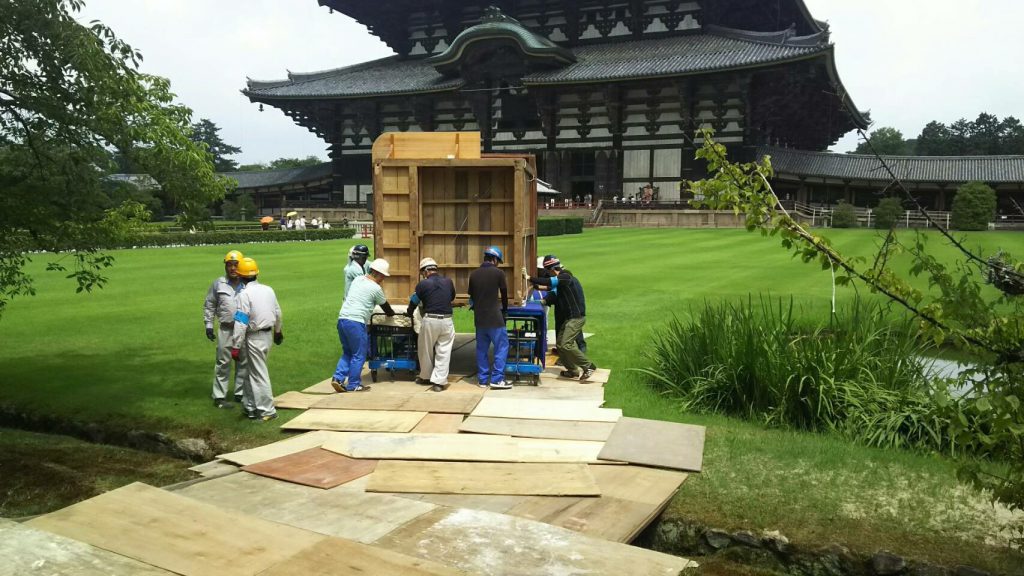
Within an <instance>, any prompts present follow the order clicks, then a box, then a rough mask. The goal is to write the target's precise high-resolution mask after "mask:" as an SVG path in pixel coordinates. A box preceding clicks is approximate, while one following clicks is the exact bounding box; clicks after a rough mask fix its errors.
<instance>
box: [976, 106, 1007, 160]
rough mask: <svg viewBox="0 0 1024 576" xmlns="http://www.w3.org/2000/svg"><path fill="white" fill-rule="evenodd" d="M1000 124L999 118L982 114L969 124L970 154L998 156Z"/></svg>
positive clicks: (1000, 146)
mask: <svg viewBox="0 0 1024 576" xmlns="http://www.w3.org/2000/svg"><path fill="white" fill-rule="evenodd" d="M1001 130H1002V124H1001V123H1000V122H999V118H996V117H995V116H993V115H991V114H987V113H985V112H982V113H981V114H979V115H978V118H977V119H976V120H975V121H974V122H971V127H970V132H969V136H968V139H969V141H970V148H969V150H970V154H974V155H981V156H991V155H994V154H999V153H1000V150H1001V148H1002V134H1001V133H1000V131H1001Z"/></svg>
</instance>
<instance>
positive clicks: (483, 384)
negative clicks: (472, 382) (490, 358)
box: [477, 382, 489, 388]
mask: <svg viewBox="0 0 1024 576" xmlns="http://www.w3.org/2000/svg"><path fill="white" fill-rule="evenodd" d="M477 386H479V387H481V388H489V386H488V385H487V384H486V383H485V382H481V383H479V384H477Z"/></svg>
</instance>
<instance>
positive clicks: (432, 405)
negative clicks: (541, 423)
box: [313, 384, 484, 414]
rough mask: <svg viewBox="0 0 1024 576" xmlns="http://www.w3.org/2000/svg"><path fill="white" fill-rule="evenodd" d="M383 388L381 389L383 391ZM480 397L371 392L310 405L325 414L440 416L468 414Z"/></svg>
mask: <svg viewBox="0 0 1024 576" xmlns="http://www.w3.org/2000/svg"><path fill="white" fill-rule="evenodd" d="M386 386H387V384H384V385H383V386H382V387H386ZM483 397H484V395H483V393H482V392H475V393H462V392H442V393H436V392H435V393H432V394H426V393H424V392H423V391H422V390H420V391H417V392H414V393H408V392H406V393H397V392H380V393H378V392H377V390H373V391H371V393H369V394H334V395H331V396H324V397H321V398H319V399H318V400H319V401H318V402H316V403H315V404H314V405H313V408H316V409H326V410H331V409H333V410H395V411H412V412H435V413H443V414H469V413H470V412H472V411H473V408H475V407H476V405H477V403H478V402H480V399H481V398H483Z"/></svg>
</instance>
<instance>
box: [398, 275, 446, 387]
mask: <svg viewBox="0 0 1024 576" xmlns="http://www.w3.org/2000/svg"><path fill="white" fill-rule="evenodd" d="M420 275H421V276H422V277H423V280H420V282H419V284H417V285H416V292H415V293H413V295H412V297H411V298H410V299H409V308H408V309H407V310H406V314H407V315H408V316H409V317H410V318H412V315H413V313H414V312H415V311H416V306H417V305H420V306H422V307H423V322H422V323H421V325H420V335H419V342H418V344H419V356H420V375H419V376H418V377H417V378H416V383H417V384H424V385H431V388H430V389H431V390H433V391H434V392H443V391H444V390H446V389H447V388H448V365H449V363H450V362H451V359H452V344H453V343H454V342H455V325H454V324H453V323H452V302H454V301H455V284H454V283H453V282H452V281H451V279H449V278H445V277H444V276H442V275H441V274H440V273H439V272H438V271H437V262H435V261H434V259H433V258H424V259H423V260H420Z"/></svg>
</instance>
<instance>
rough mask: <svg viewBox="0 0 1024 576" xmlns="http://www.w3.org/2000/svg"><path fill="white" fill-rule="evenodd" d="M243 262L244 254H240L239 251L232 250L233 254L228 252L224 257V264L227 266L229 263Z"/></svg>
mask: <svg viewBox="0 0 1024 576" xmlns="http://www.w3.org/2000/svg"><path fill="white" fill-rule="evenodd" d="M241 261H242V253H241V252H239V251H238V250H232V251H231V252H228V253H227V254H226V255H225V256H224V263H225V264H227V263H228V262H241Z"/></svg>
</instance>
